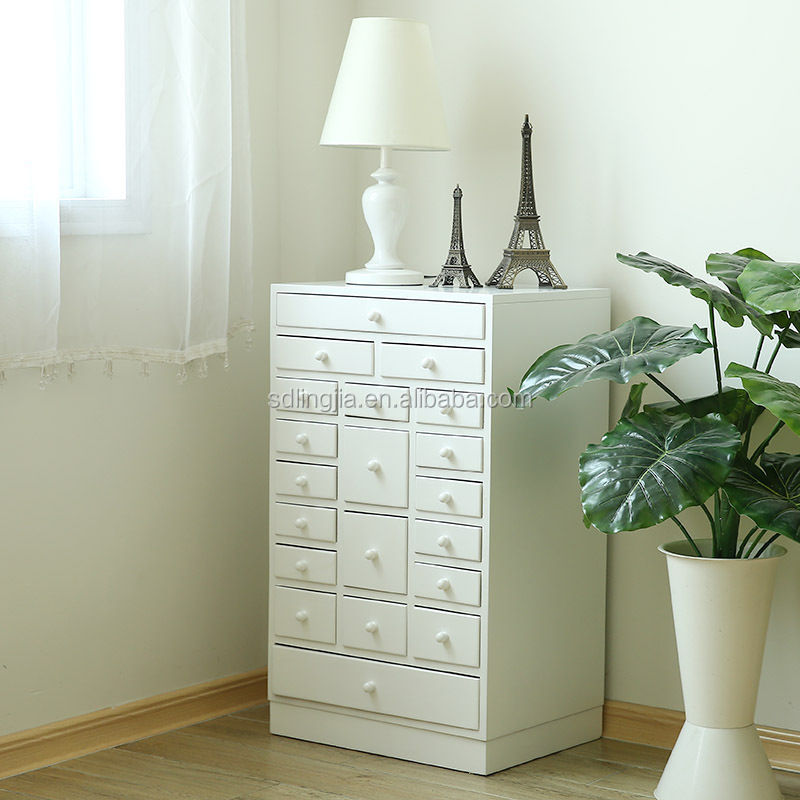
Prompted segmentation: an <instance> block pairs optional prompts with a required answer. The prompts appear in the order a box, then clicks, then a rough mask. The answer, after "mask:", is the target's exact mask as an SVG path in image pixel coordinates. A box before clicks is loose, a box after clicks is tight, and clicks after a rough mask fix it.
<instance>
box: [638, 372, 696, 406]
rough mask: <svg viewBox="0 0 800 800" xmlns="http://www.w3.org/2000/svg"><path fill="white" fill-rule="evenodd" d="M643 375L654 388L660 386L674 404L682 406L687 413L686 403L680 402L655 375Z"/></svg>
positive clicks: (647, 373)
mask: <svg viewBox="0 0 800 800" xmlns="http://www.w3.org/2000/svg"><path fill="white" fill-rule="evenodd" d="M645 375H647V377H648V378H650V380H651V381H653V383H654V384H655V385H656V386H660V387H661V388H662V389H663V390H664V391H665V392H666V393H667V394H668V395H669V396H670V397H671V398H672V399H673V400H674V401H675V402H676V403H678V404H679V405H681V406H683V408H685V409H686V410H687V411H688V410H689V409H688V407H687V405H686V403H684V402H683V400H681V399H680V397H678V395H676V394H675V392H673V391H672V389H670V388H669V387H668V386H666V385H665V384H663V383H662V382H661V381H660V380H659V379H658V378H656V376H655V375H653V374H651V373H650V372H645Z"/></svg>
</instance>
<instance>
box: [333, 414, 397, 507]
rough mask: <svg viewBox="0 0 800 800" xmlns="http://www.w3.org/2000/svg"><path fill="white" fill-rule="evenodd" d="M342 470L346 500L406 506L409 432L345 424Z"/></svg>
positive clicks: (378, 504)
mask: <svg viewBox="0 0 800 800" xmlns="http://www.w3.org/2000/svg"><path fill="white" fill-rule="evenodd" d="M339 469H340V470H341V492H342V499H343V500H345V502H348V503H365V504H368V505H373V506H394V507H397V508H405V507H406V506H407V505H408V432H407V431H393V430H382V429H380V428H358V427H355V426H351V425H346V426H345V427H344V428H343V430H342V455H341V456H340V458H339Z"/></svg>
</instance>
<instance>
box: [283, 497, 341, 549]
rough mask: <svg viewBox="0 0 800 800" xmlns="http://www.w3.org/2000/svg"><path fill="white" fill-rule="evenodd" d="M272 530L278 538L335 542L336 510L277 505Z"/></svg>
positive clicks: (289, 504)
mask: <svg viewBox="0 0 800 800" xmlns="http://www.w3.org/2000/svg"><path fill="white" fill-rule="evenodd" d="M272 530H273V533H274V534H275V535H276V536H291V537H293V538H296V539H308V540H314V541H318V542H335V541H336V509H335V508H320V507H318V506H298V505H293V504H292V503H275V505H274V506H273V509H272Z"/></svg>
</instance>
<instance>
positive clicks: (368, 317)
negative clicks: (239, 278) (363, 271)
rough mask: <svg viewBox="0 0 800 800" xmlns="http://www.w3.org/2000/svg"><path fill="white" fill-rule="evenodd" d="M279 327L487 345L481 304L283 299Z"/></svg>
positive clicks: (290, 296) (298, 296) (322, 297)
mask: <svg viewBox="0 0 800 800" xmlns="http://www.w3.org/2000/svg"><path fill="white" fill-rule="evenodd" d="M275 316H276V321H277V322H276V324H278V325H283V326H286V327H295V328H324V329H326V330H334V331H336V330H339V331H377V332H380V333H406V334H411V335H417V336H454V337H458V338H459V339H483V336H484V327H485V325H484V307H483V305H482V304H481V303H459V302H457V301H454V300H451V299H450V297H449V296H448V298H447V300H445V301H436V300H396V299H389V298H386V297H341V296H337V295H318V294H289V293H284V292H281V293H278V295H277V299H276V315H275Z"/></svg>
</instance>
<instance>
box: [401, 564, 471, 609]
mask: <svg viewBox="0 0 800 800" xmlns="http://www.w3.org/2000/svg"><path fill="white" fill-rule="evenodd" d="M413 592H414V595H415V596H416V597H429V598H431V599H433V600H442V601H447V602H448V603H461V604H462V605H465V606H479V605H480V604H481V573H480V572H478V571H477V570H472V569H458V568H456V567H442V566H440V565H438V564H421V563H419V562H417V563H416V564H414V585H413Z"/></svg>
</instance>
